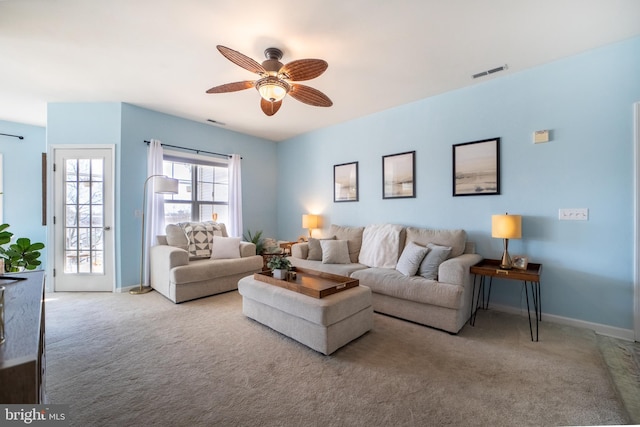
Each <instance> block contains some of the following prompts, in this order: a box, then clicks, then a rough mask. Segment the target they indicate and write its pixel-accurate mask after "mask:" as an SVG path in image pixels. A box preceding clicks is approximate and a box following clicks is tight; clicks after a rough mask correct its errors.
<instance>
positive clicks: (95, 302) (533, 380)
mask: <svg viewBox="0 0 640 427" xmlns="http://www.w3.org/2000/svg"><path fill="white" fill-rule="evenodd" d="M46 328H47V332H46V345H47V353H46V358H47V359H46V360H47V376H46V387H47V394H48V398H49V402H50V403H61V404H69V405H70V414H69V416H70V419H71V425H76V426H151V425H153V426H214V425H224V426H227V425H228V426H303V425H304V426H390V425H393V426H424V425H465V426H474V425H478V426H485V425H497V426H514V425H518V426H524V425H605V424H625V423H628V422H630V418H629V415H628V413H627V411H626V409H625V405H624V403H623V401H622V399H621V397H620V395H619V394H618V391H617V389H616V387H615V385H614V382H613V380H612V378H611V376H610V375H609V373H608V370H607V367H606V363H605V361H604V359H603V356H602V354H601V353H600V351H599V349H598V342H597V341H598V340H597V337H596V335H595V333H594V332H592V331H589V330H586V329H579V328H574V327H569V326H562V325H557V324H552V323H549V322H544V321H543V322H542V323H541V324H540V342H537V343H536V342H531V340H530V337H529V324H528V322H527V319H526V317H521V316H516V315H511V314H506V313H500V312H494V311H491V310H488V311H484V310H481V311H479V312H478V317H477V320H476V326H475V327H470V326H469V325H466V326H465V327H464V328H463V330H462V331H461V332H460V333H459V334H458V335H450V334H448V333H446V332H442V331H438V330H434V329H431V328H428V327H425V326H421V325H417V324H414V323H410V322H406V321H403V320H400V319H396V318H392V317H388V316H384V315H380V314H375V315H374V328H373V330H371V331H370V332H368V333H367V334H365V335H363V336H362V337H360V338H358V339H357V340H355V341H353V342H351V343H350V344H348V345H347V346H345V347H343V348H341V349H340V350H338V351H337V352H335V353H334V354H333V355H331V356H323V355H321V354H320V353H317V352H315V351H313V350H311V349H309V348H307V347H305V346H303V345H301V344H299V343H297V342H296V341H294V340H292V339H289V338H287V337H284V336H282V335H281V334H279V333H277V332H275V331H273V330H271V329H269V328H267V327H265V326H263V325H261V324H259V323H257V322H255V321H252V320H250V319H248V318H246V317H244V316H243V315H242V299H241V296H240V295H239V294H238V293H237V292H235V291H234V292H229V293H225V294H221V295H216V296H213V297H209V298H203V299H200V300H196V301H191V302H186V303H183V304H178V305H176V304H173V303H171V302H170V301H168V300H167V299H165V298H164V297H163V296H161V295H159V294H158V293H156V292H152V293H149V294H146V295H136V296H133V295H129V294H111V293H90V294H89V293H55V294H47V300H46Z"/></svg>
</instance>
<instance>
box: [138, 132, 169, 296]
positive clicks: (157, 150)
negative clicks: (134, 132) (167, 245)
mask: <svg viewBox="0 0 640 427" xmlns="http://www.w3.org/2000/svg"><path fill="white" fill-rule="evenodd" d="M162 160H163V153H162V143H161V142H160V141H158V140H157V139H152V140H151V142H150V143H149V153H148V157H147V178H146V179H148V180H149V181H148V183H147V205H146V206H143V209H145V212H146V213H145V212H143V215H145V229H144V239H143V245H144V246H143V247H144V249H143V251H144V258H143V260H142V268H143V272H144V274H143V275H142V277H143V279H142V282H143V283H142V285H143V286H148V285H149V248H150V247H151V246H152V245H154V244H155V239H156V236H157V235H158V234H165V233H164V227H165V225H164V195H163V194H156V192H155V188H154V186H155V180H154V179H149V178H150V177H152V176H154V175H164V170H163V167H162ZM143 197H144V194H143Z"/></svg>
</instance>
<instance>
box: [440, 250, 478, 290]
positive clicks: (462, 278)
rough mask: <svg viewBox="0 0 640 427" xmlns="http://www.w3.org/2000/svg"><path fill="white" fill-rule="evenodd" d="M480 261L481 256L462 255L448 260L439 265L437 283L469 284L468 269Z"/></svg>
mask: <svg viewBox="0 0 640 427" xmlns="http://www.w3.org/2000/svg"><path fill="white" fill-rule="evenodd" d="M480 261H482V255H479V254H462V255H460V256H457V257H455V258H451V259H448V260H446V261H445V262H443V263H442V264H440V268H439V269H438V282H442V283H451V284H453V285H462V286H465V285H466V284H467V283H470V281H469V277H470V273H469V269H470V268H471V266H473V265H475V264H477V263H478V262H480Z"/></svg>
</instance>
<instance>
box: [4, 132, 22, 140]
mask: <svg viewBox="0 0 640 427" xmlns="http://www.w3.org/2000/svg"><path fill="white" fill-rule="evenodd" d="M0 135H2V136H10V137H12V138H18V139H24V136H20V135H9V134H8V133H0Z"/></svg>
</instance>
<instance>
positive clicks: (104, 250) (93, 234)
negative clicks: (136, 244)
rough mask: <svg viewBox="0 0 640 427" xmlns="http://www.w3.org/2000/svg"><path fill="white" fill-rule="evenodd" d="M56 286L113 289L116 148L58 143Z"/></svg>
mask: <svg viewBox="0 0 640 427" xmlns="http://www.w3.org/2000/svg"><path fill="white" fill-rule="evenodd" d="M53 158H54V163H55V164H54V172H53V180H54V190H53V191H54V193H53V200H54V215H55V217H54V225H53V227H54V252H55V253H54V277H53V280H54V290H55V291H113V290H114V277H115V276H114V262H113V260H114V237H113V230H112V226H113V188H114V185H113V148H112V147H109V148H104V147H100V148H85V147H82V148H54V153H53Z"/></svg>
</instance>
